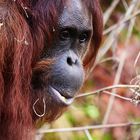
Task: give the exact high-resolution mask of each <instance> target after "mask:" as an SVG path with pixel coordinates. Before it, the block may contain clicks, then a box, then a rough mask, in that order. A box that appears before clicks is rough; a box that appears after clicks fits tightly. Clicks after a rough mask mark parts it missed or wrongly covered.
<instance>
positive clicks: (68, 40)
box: [42, 0, 93, 105]
mask: <svg viewBox="0 0 140 140" xmlns="http://www.w3.org/2000/svg"><path fill="white" fill-rule="evenodd" d="M81 1H82V0H69V1H68V2H67V5H68V6H67V5H66V7H65V8H64V11H63V12H62V15H61V16H60V18H59V21H58V27H57V29H56V30H57V33H56V35H55V37H54V39H53V41H52V42H53V43H52V45H51V46H49V47H48V48H46V51H45V53H44V52H43V54H42V58H43V59H48V58H55V59H54V63H53V65H52V66H51V71H50V74H51V75H50V77H49V79H47V80H48V81H47V82H46V83H47V84H46V85H47V92H48V93H49V95H50V96H51V97H52V98H53V100H54V102H58V103H59V104H63V105H69V104H70V103H72V101H73V98H74V96H75V94H76V93H77V92H78V90H79V89H80V87H81V86H82V84H83V80H84V70H83V66H82V59H83V57H84V55H85V53H86V51H87V49H88V46H89V44H90V40H91V37H92V34H93V33H92V32H93V29H92V17H91V15H90V13H88V11H87V10H86V7H84V6H83V4H82V2H81ZM43 83H44V84H45V81H43Z"/></svg>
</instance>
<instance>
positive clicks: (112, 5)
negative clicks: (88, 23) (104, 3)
mask: <svg viewBox="0 0 140 140" xmlns="http://www.w3.org/2000/svg"><path fill="white" fill-rule="evenodd" d="M119 2H120V0H115V1H113V2H112V4H111V6H110V7H109V8H108V9H107V10H106V12H105V14H104V25H105V24H106V23H107V21H108V20H109V18H110V16H111V14H112V12H113V11H114V9H115V8H116V6H117V5H118V3H119Z"/></svg>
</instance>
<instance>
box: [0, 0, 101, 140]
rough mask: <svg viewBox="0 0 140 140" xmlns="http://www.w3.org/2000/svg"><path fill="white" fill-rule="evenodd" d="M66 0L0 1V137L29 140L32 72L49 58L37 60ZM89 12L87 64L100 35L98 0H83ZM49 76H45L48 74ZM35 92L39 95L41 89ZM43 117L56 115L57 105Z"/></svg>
mask: <svg viewBox="0 0 140 140" xmlns="http://www.w3.org/2000/svg"><path fill="white" fill-rule="evenodd" d="M65 1H67V0H15V1H14V0H0V140H32V139H34V136H33V129H34V125H33V124H34V122H35V120H36V119H37V118H35V115H34V113H33V110H32V105H33V102H34V99H36V97H35V95H36V94H35V92H36V91H33V90H32V86H31V77H32V72H33V71H38V70H39V71H43V70H44V68H46V67H48V66H49V65H51V63H52V62H51V61H50V60H46V61H41V62H38V61H37V60H38V57H39V55H40V52H41V51H42V50H43V47H44V44H45V43H46V40H47V44H46V45H49V44H50V43H51V40H52V38H53V27H55V26H56V24H57V20H58V17H59V15H60V13H61V10H62V9H63V7H64V5H65V3H64V2H65ZM84 1H85V4H87V6H88V9H89V10H90V11H91V12H92V14H93V38H92V44H91V47H90V53H89V54H87V57H86V59H85V60H84V64H85V66H90V65H91V64H92V63H93V61H94V59H95V55H96V53H97V50H98V48H99V45H100V42H101V36H102V15H101V11H100V8H99V3H98V0H84ZM26 7H27V8H26ZM48 76H49V75H48ZM38 92H40V94H38V96H39V95H41V94H43V91H38ZM49 102H51V101H47V103H48V108H49V110H50V111H49V112H50V113H48V115H47V116H46V117H45V119H46V120H47V121H50V120H52V118H53V119H54V118H56V117H57V116H58V114H59V113H60V112H61V107H60V106H59V107H56V106H55V105H54V106H53V105H52V104H51V105H50V103H49Z"/></svg>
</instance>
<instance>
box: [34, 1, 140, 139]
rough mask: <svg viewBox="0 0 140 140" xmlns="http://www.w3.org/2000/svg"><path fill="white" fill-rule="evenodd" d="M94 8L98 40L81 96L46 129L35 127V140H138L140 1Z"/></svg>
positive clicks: (139, 126)
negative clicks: (99, 18) (98, 11)
mask: <svg viewBox="0 0 140 140" xmlns="http://www.w3.org/2000/svg"><path fill="white" fill-rule="evenodd" d="M100 3H101V7H102V9H103V14H104V37H103V41H102V46H101V48H100V50H99V54H98V56H97V59H96V62H95V65H94V66H93V71H92V72H91V73H90V75H89V77H90V78H88V80H87V81H86V82H85V84H84V87H83V88H82V90H81V91H80V93H81V94H80V95H82V93H83V94H84V95H83V96H82V97H79V98H78V97H77V98H76V99H75V102H74V103H73V104H72V105H71V106H70V107H69V108H68V109H67V111H66V112H65V113H64V114H63V115H62V116H61V117H60V118H59V119H58V120H56V121H55V122H53V123H52V124H42V123H41V122H38V124H37V128H38V130H37V134H36V140H140V106H139V102H140V101H139V100H140V89H139V86H140V75H139V74H140V67H139V66H140V58H139V57H140V0H100ZM89 92H90V93H91V95H88V93H89ZM92 92H93V93H92ZM87 95H88V96H87ZM89 126H90V127H89ZM62 128H68V129H62ZM49 130H51V131H49ZM65 130H66V131H67V132H63V131H65ZM74 130H75V131H74Z"/></svg>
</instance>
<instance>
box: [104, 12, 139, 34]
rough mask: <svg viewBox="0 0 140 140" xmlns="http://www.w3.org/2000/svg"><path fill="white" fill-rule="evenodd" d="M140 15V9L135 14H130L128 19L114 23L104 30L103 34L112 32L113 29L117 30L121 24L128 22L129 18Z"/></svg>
mask: <svg viewBox="0 0 140 140" xmlns="http://www.w3.org/2000/svg"><path fill="white" fill-rule="evenodd" d="M139 15H140V10H138V11H137V12H135V13H134V14H133V15H130V16H129V17H127V18H126V19H123V20H121V21H120V22H119V23H117V24H115V25H112V26H111V27H109V28H108V29H105V30H104V32H103V35H106V34H108V33H110V32H111V31H113V30H115V29H116V28H118V27H119V26H120V25H122V24H124V23H126V22H128V21H129V20H131V19H133V18H135V17H136V16H139Z"/></svg>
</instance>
